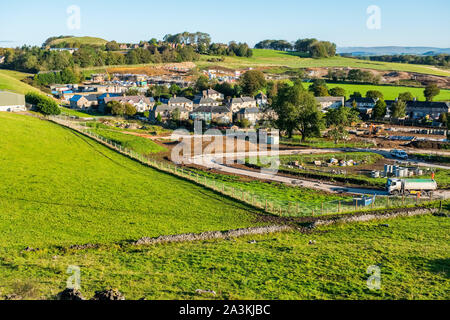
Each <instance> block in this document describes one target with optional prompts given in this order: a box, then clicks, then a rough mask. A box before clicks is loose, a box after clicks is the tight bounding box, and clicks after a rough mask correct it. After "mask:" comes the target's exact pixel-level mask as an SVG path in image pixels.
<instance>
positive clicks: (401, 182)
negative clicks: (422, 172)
mask: <svg viewBox="0 0 450 320" xmlns="http://www.w3.org/2000/svg"><path fill="white" fill-rule="evenodd" d="M437 189H438V185H437V183H436V181H435V180H432V179H388V181H387V184H386V191H387V192H389V194H391V195H395V196H398V195H410V194H419V195H424V196H431V195H432V194H433V191H436V190H437Z"/></svg>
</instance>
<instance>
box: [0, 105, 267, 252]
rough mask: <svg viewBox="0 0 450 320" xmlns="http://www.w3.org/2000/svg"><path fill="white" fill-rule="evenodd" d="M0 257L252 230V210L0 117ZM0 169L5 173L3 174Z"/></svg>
mask: <svg viewBox="0 0 450 320" xmlns="http://www.w3.org/2000/svg"><path fill="white" fill-rule="evenodd" d="M0 135H1V136H2V139H1V140H0V167H1V168H2V170H0V180H1V181H2V183H1V184H0V252H1V257H4V256H5V255H6V254H12V253H13V252H19V251H20V250H23V249H24V248H26V247H27V246H29V247H33V248H49V247H54V246H69V245H75V244H86V243H98V244H111V243H117V242H123V241H129V240H137V239H139V238H141V237H143V236H150V237H154V236H160V235H170V234H180V233H189V232H196V233H197V232H204V231H213V230H228V229H235V228H244V227H249V226H254V225H258V224H259V223H258V222H257V220H258V219H257V214H258V213H259V212H255V210H252V208H249V207H247V206H245V205H243V204H240V203H236V202H235V201H233V200H231V199H228V198H226V197H223V196H220V195H218V194H216V193H214V192H212V191H209V190H207V189H205V188H202V187H200V186H197V185H195V184H192V183H190V182H187V181H185V180H183V179H179V178H176V177H174V176H171V175H168V174H164V173H161V172H159V171H156V170H154V169H151V168H148V167H145V166H143V165H140V164H139V163H137V162H135V161H132V160H130V159H128V158H126V157H124V156H122V155H120V154H118V153H116V152H114V151H112V150H110V149H107V148H106V147H104V146H102V145H100V144H98V143H96V142H94V141H92V140H91V139H88V138H86V137H84V136H81V135H79V134H77V133H74V132H73V131H71V130H68V129H64V128H62V127H59V126H57V125H55V124H52V123H50V122H47V121H43V120H39V119H36V118H32V117H27V116H21V115H14V114H8V113H0ZM4 168H5V169H4Z"/></svg>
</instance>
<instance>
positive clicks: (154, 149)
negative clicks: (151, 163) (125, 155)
mask: <svg viewBox="0 0 450 320" xmlns="http://www.w3.org/2000/svg"><path fill="white" fill-rule="evenodd" d="M90 131H91V132H93V133H95V134H97V135H100V136H102V137H104V138H106V139H108V140H110V141H113V142H115V143H117V144H119V145H121V146H122V147H124V148H127V149H130V150H133V151H136V152H137V153H139V154H142V155H144V156H148V155H151V154H153V153H159V152H164V151H167V149H166V148H164V147H162V146H160V145H159V144H157V143H155V142H153V141H152V140H150V139H146V138H142V137H137V136H133V135H129V134H125V133H121V132H119V131H113V130H110V129H101V128H92V129H90Z"/></svg>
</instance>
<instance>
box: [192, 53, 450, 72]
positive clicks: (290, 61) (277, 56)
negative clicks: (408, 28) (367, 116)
mask: <svg viewBox="0 0 450 320" xmlns="http://www.w3.org/2000/svg"><path fill="white" fill-rule="evenodd" d="M253 53H254V54H253V57H251V58H241V57H225V61H223V62H208V60H209V59H211V58H214V57H212V56H202V57H201V61H199V62H196V64H197V65H198V66H199V67H200V68H207V67H209V66H222V67H226V68H233V69H236V68H248V67H288V68H319V67H350V68H361V69H374V70H386V71H391V70H393V71H405V72H417V73H423V74H432V75H437V76H445V77H448V76H450V71H449V70H445V69H439V68H436V67H434V66H426V65H416V64H404V63H391V62H379V61H363V60H358V59H352V58H345V57H339V56H336V57H332V58H323V59H312V58H304V57H301V56H300V55H299V54H298V53H291V52H283V51H275V50H264V49H253ZM216 58H218V57H216Z"/></svg>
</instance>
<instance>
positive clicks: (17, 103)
mask: <svg viewBox="0 0 450 320" xmlns="http://www.w3.org/2000/svg"><path fill="white" fill-rule="evenodd" d="M0 111H6V112H20V111H27V108H26V106H25V96H24V95H23V94H18V93H14V92H9V91H0Z"/></svg>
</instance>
